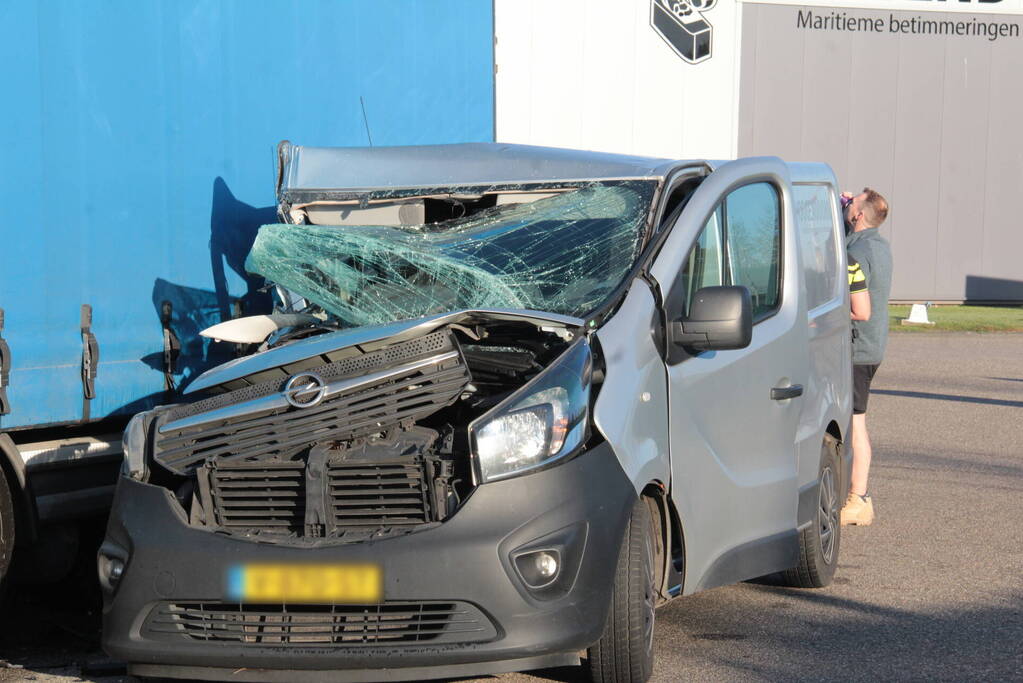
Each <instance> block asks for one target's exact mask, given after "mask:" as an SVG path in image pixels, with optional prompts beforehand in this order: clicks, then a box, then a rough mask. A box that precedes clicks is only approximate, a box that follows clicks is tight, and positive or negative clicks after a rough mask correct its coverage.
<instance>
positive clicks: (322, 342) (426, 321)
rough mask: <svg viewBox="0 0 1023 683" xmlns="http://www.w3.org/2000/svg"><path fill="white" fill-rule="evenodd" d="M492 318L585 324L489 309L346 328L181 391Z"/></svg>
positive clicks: (238, 364) (233, 364) (229, 367)
mask: <svg viewBox="0 0 1023 683" xmlns="http://www.w3.org/2000/svg"><path fill="white" fill-rule="evenodd" d="M496 321H509V322H525V323H530V324H533V325H536V326H537V327H545V328H557V329H564V330H567V331H569V332H575V331H577V330H580V329H582V327H583V325H584V324H585V321H584V320H582V319H581V318H574V317H572V316H567V315H559V314H557V313H545V312H543V311H528V310H511V309H493V310H461V311H453V312H450V313H442V314H438V315H432V316H427V317H423V318H417V319H415V320H403V321H401V322H395V323H389V324H386V325H373V326H366V327H357V328H353V329H350V330H340V331H337V332H328V333H326V334H321V335H318V336H315V337H309V338H307V339H302V340H300V341H295V342H292V343H290V344H286V345H284V346H280V347H278V348H275V349H269V350H267V351H263V352H261V353H256V354H253V355H251V356H245V357H243V358H238V359H235V360H233V361H229V362H227V363H224V364H223V365H219V366H217V367H215V368H213V369H211V370H207V371H206V372H204V373H203V374H201V375H199V377H197V378H196V380H195V381H194V382H192V383H191V384H190V385H189V386H188V388H187V389H186V390H185V392H184V393H186V394H191V393H195V392H197V391H202V390H204V389H209V388H210V387H214V386H216V385H218V384H224V383H225V382H230V381H232V380H236V379H239V378H241V377H245V376H248V375H252V374H255V373H257V372H260V371H262V370H267V369H269V368H275V367H278V366H281V365H288V364H290V363H296V362H299V361H302V360H305V359H307V358H312V357H314V356H318V355H320V354H323V353H328V352H330V351H336V350H338V349H343V348H346V347H349V346H356V345H362V344H372V343H375V342H380V341H384V340H391V341H394V342H399V341H404V340H406V339H412V338H415V337H419V336H423V335H426V334H429V333H430V332H432V331H433V330H435V329H437V328H438V327H442V326H444V325H452V324H463V325H473V324H477V323H485V322H496Z"/></svg>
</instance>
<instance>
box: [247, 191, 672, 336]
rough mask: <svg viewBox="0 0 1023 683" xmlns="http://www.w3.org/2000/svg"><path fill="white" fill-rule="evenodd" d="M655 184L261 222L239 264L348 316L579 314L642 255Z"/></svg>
mask: <svg viewBox="0 0 1023 683" xmlns="http://www.w3.org/2000/svg"><path fill="white" fill-rule="evenodd" d="M653 191H654V183H653V182H652V181H621V182H614V183H610V182H608V183H594V184H591V185H587V186H586V187H582V188H580V189H576V190H572V191H569V192H564V193H561V194H558V195H556V196H553V197H548V198H545V199H540V200H537V201H534V202H530V203H523V204H511V205H502V206H496V207H493V208H490V209H485V210H483V211H480V212H478V213H475V214H473V215H470V216H468V217H465V218H458V219H453V220H448V221H444V222H440V223H431V224H426V225H411V226H397V227H395V226H379V225H377V226H372V225H371V226H352V225H348V226H324V225H285V224H274V225H264V226H263V227H262V228H260V230H259V234H258V236H257V237H256V241H255V243H254V244H253V247H252V250H251V252H250V253H249V257H248V259H247V260H246V263H245V267H246V269H247V270H248V271H249V272H252V273H257V274H259V275H262V276H264V277H266V278H267V279H268V280H271V281H272V282H274V283H277V284H278V285H280V286H282V287H284V288H286V289H288V290H290V291H292V292H294V293H296V294H298V295H299V296H301V297H304V298H306V299H308V300H309V301H312V302H314V303H316V304H318V305H319V306H322V307H323V309H324V310H326V311H328V312H329V313H331V314H333V315H334V316H336V317H337V318H338V319H339V320H340V322H341V323H342V325H344V326H345V327H357V326H362V325H375V324H384V323H389V322H393V321H400V320H409V319H413V318H418V317H422V316H425V315H432V314H436V313H444V312H448V311H454V310H460V309H480V308H511V309H533V310H538V311H548V312H552V313H560V314H563V315H572V316H578V317H583V316H585V314H587V313H589V312H590V311H592V310H594V309H595V308H597V307H598V306H599V305H600V304H601V303H603V301H604V300H605V299H606V298H607V297H608V296H609V295H610V294H611V292H613V291H614V289H615V288H616V287H617V286H618V285H619V284H620V283H621V281H622V279H623V278H624V277H625V275H626V274H627V273H628V271H629V269H630V268H631V266H632V265H633V263H634V262H635V260H636V258H637V256H638V255H639V251H640V249H641V247H642V238H643V234H644V227H645V221H646V216H647V210H648V208H649V205H650V201H651V197H652V195H653Z"/></svg>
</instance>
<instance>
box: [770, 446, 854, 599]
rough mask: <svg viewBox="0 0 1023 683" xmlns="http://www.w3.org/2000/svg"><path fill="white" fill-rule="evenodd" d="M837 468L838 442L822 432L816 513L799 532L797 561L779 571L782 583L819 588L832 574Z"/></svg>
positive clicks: (837, 529)
mask: <svg viewBox="0 0 1023 683" xmlns="http://www.w3.org/2000/svg"><path fill="white" fill-rule="evenodd" d="M841 472H842V468H841V463H840V460H839V455H838V442H837V441H835V438H834V437H833V436H831V435H830V434H829V435H826V436H825V437H824V443H823V444H822V445H821V465H820V476H819V478H818V481H819V482H820V486H819V487H818V492H817V514H816V515H815V516H814V521H813V523H812V524H810V526H809V527H807V528H806V529H804V530H803V531H802V532H800V534H799V564H797V565H796V566H795V567H793V568H792V569H788V570H786V571H785V572H783V573H782V583H783V584H784V585H786V586H792V587H794V588H822V587H824V586H827V585H828V584H830V583H831V580H832V579H833V578H834V576H835V567H837V566H838V550H839V546H840V545H841V540H842V525H841V524H840V522H839V515H840V514H841V511H842V504H843V502H844V500H842V498H841V497H840V490H841V487H840V486H839V482H840V481H841Z"/></svg>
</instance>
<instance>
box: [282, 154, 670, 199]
mask: <svg viewBox="0 0 1023 683" xmlns="http://www.w3.org/2000/svg"><path fill="white" fill-rule="evenodd" d="M282 154H283V157H284V160H285V162H284V167H283V169H282V171H283V172H282V174H281V188H280V193H281V195H282V196H283V197H292V196H295V195H297V194H300V193H308V192H310V191H315V190H373V189H387V188H405V187H438V188H439V187H458V186H464V185H499V184H514V183H535V182H543V181H555V180H578V179H601V178H647V177H661V176H664V175H666V174H667V173H668V172H669V171H670V170H671V169H672V168H673V167H674V166H675V165H677V164H676V162H673V161H670V160H668V159H659V158H654V157H639V156H627V155H620V154H604V153H600V152H583V151H576V150H567V149H558V148H554V147H533V146H530V145H507V144H499V143H492V144H488V143H466V144H458V145H425V146H408V147H344V148H340V147H303V146H298V145H285V146H283V149H282Z"/></svg>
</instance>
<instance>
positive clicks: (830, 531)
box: [817, 467, 839, 564]
mask: <svg viewBox="0 0 1023 683" xmlns="http://www.w3.org/2000/svg"><path fill="white" fill-rule="evenodd" d="M838 514H839V511H838V496H837V495H836V491H835V476H834V474H832V472H831V468H830V467H825V468H824V471H823V472H822V473H821V485H820V500H819V504H818V506H817V524H818V531H819V536H820V540H821V557H822V558H823V559H824V562H825V563H826V564H831V561H832V560H833V559H834V558H835V533H836V530H837V529H838Z"/></svg>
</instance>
